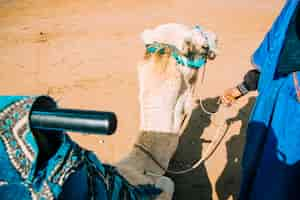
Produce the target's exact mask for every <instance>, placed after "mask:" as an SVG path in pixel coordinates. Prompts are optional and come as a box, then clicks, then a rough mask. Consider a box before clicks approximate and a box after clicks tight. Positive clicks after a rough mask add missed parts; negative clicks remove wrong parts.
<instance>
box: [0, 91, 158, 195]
mask: <svg viewBox="0 0 300 200" xmlns="http://www.w3.org/2000/svg"><path fill="white" fill-rule="evenodd" d="M38 101H40V102H41V101H44V102H47V104H48V105H51V104H52V106H56V104H55V102H54V101H53V100H52V99H51V98H49V97H45V96H42V97H21V96H0V199H3V200H4V199H5V200H13V199H22V200H31V199H37V200H51V199H80V200H87V199H95V200H106V199H107V200H108V199H112V200H118V199H130V200H137V199H141V200H148V199H152V198H153V197H155V196H156V195H158V194H159V193H160V190H158V189H156V188H155V187H153V186H151V185H145V186H133V185H131V184H130V183H129V182H127V181H126V180H125V179H124V178H123V177H122V176H121V175H120V174H119V173H118V171H117V170H116V169H115V168H114V167H113V166H109V165H105V164H102V163H101V162H100V161H99V160H98V159H97V157H96V156H95V155H94V154H93V153H92V152H90V151H87V150H85V149H83V148H81V147H80V146H78V145H77V144H76V143H75V142H73V141H72V140H71V139H70V138H69V137H68V136H67V135H66V134H64V133H60V134H58V136H59V139H60V145H59V147H58V149H57V150H56V152H55V154H54V155H53V156H51V158H50V159H49V160H46V162H45V163H44V164H43V165H42V166H40V165H39V167H38V165H37V162H38V155H39V148H38V145H37V143H36V140H35V137H34V135H33V133H32V131H31V129H30V124H29V115H30V112H31V110H32V106H33V105H36V104H35V103H36V102H38ZM48 134H49V133H48ZM50 134H52V133H50ZM50 138H51V137H50Z"/></svg>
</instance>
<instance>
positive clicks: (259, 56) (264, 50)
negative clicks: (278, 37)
mask: <svg viewBox="0 0 300 200" xmlns="http://www.w3.org/2000/svg"><path fill="white" fill-rule="evenodd" d="M270 41H271V39H270V32H268V33H267V34H266V36H265V38H264V40H263V41H262V43H261V44H260V46H259V48H258V49H256V51H255V52H254V54H253V55H252V56H251V63H252V65H253V66H254V67H255V68H256V69H258V70H259V71H261V70H262V68H263V66H264V63H265V61H266V58H267V57H268V54H269V50H270Z"/></svg>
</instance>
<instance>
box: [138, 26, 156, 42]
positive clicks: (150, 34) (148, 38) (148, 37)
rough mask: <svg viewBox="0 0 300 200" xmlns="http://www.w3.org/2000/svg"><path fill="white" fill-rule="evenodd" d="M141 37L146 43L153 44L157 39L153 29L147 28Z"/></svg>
mask: <svg viewBox="0 0 300 200" xmlns="http://www.w3.org/2000/svg"><path fill="white" fill-rule="evenodd" d="M141 39H142V41H143V42H144V44H145V45H146V44H152V43H153V42H154V41H155V33H154V31H153V30H150V29H146V30H144V31H143V32H142V34H141Z"/></svg>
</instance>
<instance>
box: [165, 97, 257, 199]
mask: <svg viewBox="0 0 300 200" xmlns="http://www.w3.org/2000/svg"><path fill="white" fill-rule="evenodd" d="M254 101H255V98H250V99H249V101H248V103H247V105H245V106H244V107H242V108H241V109H240V110H239V112H238V113H237V115H236V116H235V117H233V118H231V119H227V123H232V122H234V121H239V120H241V121H242V127H241V129H240V131H239V133H238V135H234V136H232V137H231V138H230V139H229V140H228V141H227V142H226V149H227V164H226V167H225V168H224V171H223V172H222V174H221V176H220V177H219V179H218V181H217V183H216V190H217V191H216V192H217V195H218V198H219V199H220V200H225V199H228V198H229V197H230V196H233V199H234V200H235V199H237V194H238V192H239V186H240V160H241V157H242V152H243V145H244V140H245V137H244V133H245V129H246V127H247V121H248V116H249V113H250V111H251V107H252V105H253V103H254ZM217 102H218V97H215V98H207V99H205V100H204V101H203V104H204V105H205V107H206V108H207V109H208V110H210V111H213V112H215V111H217V110H218V108H219V105H218V103H217ZM211 122H212V121H211V116H209V115H208V114H206V113H204V112H203V111H202V109H201V107H198V108H197V109H195V110H194V111H193V113H192V116H191V119H190V122H189V124H188V125H187V128H186V130H185V131H184V133H183V134H182V136H181V138H180V141H179V145H178V148H177V151H176V153H175V155H174V156H173V158H172V160H171V162H170V165H169V169H171V170H175V171H178V170H182V169H186V168H190V167H192V165H193V164H195V162H197V161H198V160H199V159H200V158H201V157H202V150H203V144H204V143H210V142H211V141H207V140H204V139H201V136H202V134H203V132H204V129H205V128H206V127H208V126H209V125H210V124H211ZM199 138H200V140H199ZM167 175H168V176H169V177H171V178H172V179H173V180H174V182H175V194H174V198H173V199H174V200H186V199H189V200H199V199H201V200H211V199H212V183H211V182H210V180H209V177H208V174H207V170H206V167H205V165H204V164H201V165H200V166H199V167H198V168H197V169H195V170H193V171H191V172H189V173H186V174H181V175H173V174H167Z"/></svg>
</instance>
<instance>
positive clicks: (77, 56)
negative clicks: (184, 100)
mask: <svg viewBox="0 0 300 200" xmlns="http://www.w3.org/2000/svg"><path fill="white" fill-rule="evenodd" d="M283 3H284V1H283V0H213V1H208V0H198V1H193V0H185V1H182V0H164V1H158V0H152V1H142V0H123V1H118V0H76V1H71V0H64V1H59V0H44V1H38V0H23V1H16V0H0V94H1V95H16V94H17V95H20V94H24V95H29V94H50V95H52V96H53V97H55V99H57V100H58V102H59V105H60V106H62V107H72V108H82V109H97V110H110V111H114V112H116V113H117V115H118V118H119V126H118V130H117V132H116V134H115V135H114V136H110V137H103V136H82V135H78V134H72V137H73V138H74V139H75V140H76V141H78V142H79V143H80V144H81V145H82V146H84V147H85V148H88V149H91V150H94V151H95V152H96V153H97V154H98V156H99V157H100V158H101V159H102V160H103V161H105V162H110V163H113V162H116V161H118V160H119V159H121V158H122V157H124V156H125V155H126V154H127V153H128V152H129V150H130V148H131V147H132V144H133V142H134V139H135V138H136V136H137V133H138V125H139V110H138V99H137V93H138V85H137V76H136V63H137V62H138V60H139V59H140V58H141V56H142V54H143V51H144V49H143V45H142V42H141V40H140V36H139V34H140V33H141V32H142V31H143V29H145V28H149V27H153V26H156V25H159V24H162V23H168V22H177V23H184V24H201V25H203V26H206V27H208V28H210V29H211V30H213V31H215V32H216V33H217V34H218V35H219V40H220V55H219V56H218V57H217V59H216V61H214V62H212V63H209V64H208V68H207V73H206V75H207V76H206V79H205V84H204V85H202V86H201V87H199V89H198V91H197V92H198V94H199V95H200V94H201V96H202V97H203V99H204V103H205V105H206V106H207V107H208V108H210V109H213V110H217V106H216V97H217V96H218V95H220V94H221V93H222V91H223V90H224V89H226V88H228V87H232V86H233V85H235V84H237V83H238V82H239V81H240V80H241V79H242V76H243V74H244V73H245V72H246V71H247V70H248V69H249V68H250V67H251V66H250V64H249V60H250V59H249V58H250V55H251V52H253V50H254V49H255V48H256V47H257V45H258V44H259V42H260V41H261V40H262V38H263V36H264V34H265V32H266V31H267V30H268V28H269V27H270V25H271V23H272V21H273V20H274V18H275V16H276V15H277V14H278V13H279V11H280V9H281V7H282V5H283ZM251 96H255V94H251V95H249V96H248V97H245V98H243V99H242V100H241V101H240V102H239V103H238V104H236V105H235V106H234V107H233V108H231V109H230V110H227V111H225V112H221V111H220V112H219V113H218V114H217V116H215V118H211V117H209V116H207V115H205V114H204V113H203V112H202V111H201V110H200V109H196V110H195V112H194V114H193V117H192V123H190V126H189V127H188V128H187V130H186V131H185V133H184V135H183V136H182V139H181V142H180V146H179V148H178V151H177V153H176V155H175V156H174V158H173V161H172V163H171V168H172V169H180V168H184V167H188V166H190V165H191V163H193V162H194V161H195V160H197V159H199V158H200V157H201V155H202V154H203V152H205V150H206V148H207V145H208V144H209V143H210V140H212V139H213V137H214V134H215V133H216V130H217V125H216V121H218V120H216V119H217V118H218V119H219V120H221V121H222V120H223V121H224V119H229V118H231V120H227V122H229V121H230V122H232V123H231V125H230V126H229V127H228V131H227V134H226V136H225V137H224V140H223V142H222V143H221V146H220V148H219V149H217V151H216V152H215V154H214V155H213V156H212V158H211V159H210V160H208V161H207V162H206V163H205V165H202V166H200V167H199V168H198V169H196V170H195V171H193V172H191V173H189V174H186V175H179V176H172V177H173V178H174V180H175V181H176V183H177V187H176V195H175V199H204V200H205V199H211V198H213V199H221V200H223V199H224V200H225V199H236V195H237V192H238V188H239V184H240V173H239V172H240V159H241V154H242V149H243V144H244V131H245V126H246V123H247V118H248V115H249V111H250V109H251V105H252V104H253V102H254V101H255V98H254V97H251Z"/></svg>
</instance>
